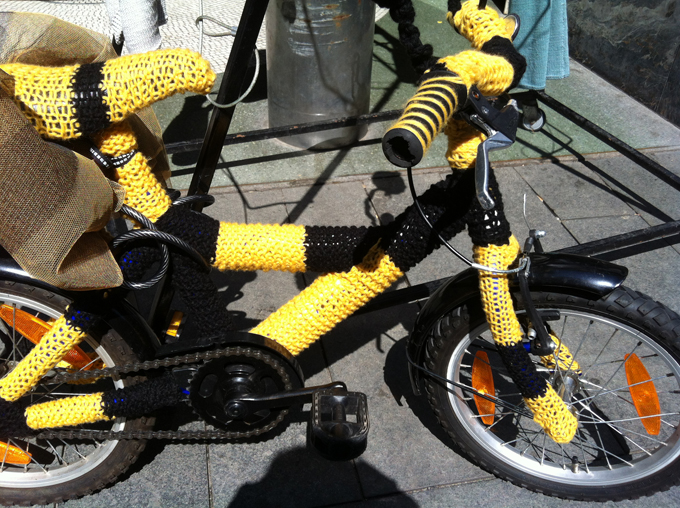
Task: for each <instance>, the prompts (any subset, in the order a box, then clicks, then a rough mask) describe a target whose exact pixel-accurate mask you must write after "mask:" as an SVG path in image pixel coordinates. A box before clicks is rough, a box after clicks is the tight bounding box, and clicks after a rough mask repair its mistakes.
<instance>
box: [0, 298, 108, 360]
mask: <svg viewBox="0 0 680 508" xmlns="http://www.w3.org/2000/svg"><path fill="white" fill-rule="evenodd" d="M0 318H2V320H3V321H4V322H5V323H7V324H8V325H9V326H11V327H12V328H14V329H15V330H16V331H17V332H19V333H20V334H21V335H23V336H24V337H26V338H27V339H28V340H30V341H31V342H32V343H33V344H38V343H39V342H40V340H41V339H42V338H43V335H45V334H46V333H47V332H48V331H49V330H50V328H52V323H47V322H45V321H43V320H42V319H40V318H38V317H36V316H33V315H31V314H29V313H28V312H26V311H23V310H21V309H15V308H14V307H11V306H9V305H5V304H2V306H0ZM64 362H66V364H65V365H57V366H58V367H69V368H76V369H79V370H80V369H84V370H90V369H94V368H101V367H102V365H103V364H102V362H100V361H96V362H92V358H90V355H88V354H87V353H86V352H85V351H83V350H82V349H81V348H80V347H78V346H74V347H73V349H71V350H70V351H69V352H68V353H66V356H64ZM60 363H61V362H60Z"/></svg>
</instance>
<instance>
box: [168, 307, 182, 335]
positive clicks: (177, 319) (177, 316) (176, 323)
mask: <svg viewBox="0 0 680 508" xmlns="http://www.w3.org/2000/svg"><path fill="white" fill-rule="evenodd" d="M183 317H184V314H183V313H181V312H180V311H178V310H176V311H175V312H173V314H172V318H171V319H170V324H169V325H168V329H167V330H166V331H165V333H166V334H167V335H170V336H171V337H177V336H178V335H179V327H180V325H181V324H182V318H183Z"/></svg>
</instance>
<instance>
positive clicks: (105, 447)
mask: <svg viewBox="0 0 680 508" xmlns="http://www.w3.org/2000/svg"><path fill="white" fill-rule="evenodd" d="M3 303H4V304H7V305H10V306H16V308H17V309H19V310H26V311H28V312H30V313H31V314H34V313H35V312H38V313H39V315H42V316H48V317H50V318H55V319H56V318H58V317H60V316H61V315H62V314H63V310H62V309H60V308H58V307H53V306H50V305H48V304H45V303H42V302H38V301H35V300H33V299H31V298H29V297H25V296H21V295H17V294H13V293H7V292H4V291H0V304H3ZM0 326H4V322H2V321H0ZM6 328H7V327H5V329H6ZM2 331H3V332H4V331H5V330H2ZM10 333H11V332H10ZM14 335H15V336H14V338H12V339H11V340H13V341H16V343H17V344H18V343H19V342H20V341H21V340H22V339H21V337H20V336H17V334H16V333H15V334H14ZM23 340H25V339H23ZM83 344H87V346H89V347H91V349H92V351H94V352H96V353H97V355H98V358H99V359H101V360H102V361H103V362H104V363H105V364H106V366H113V365H114V362H113V360H112V358H111V357H110V356H109V355H108V354H107V352H106V351H105V350H104V348H102V347H101V346H97V345H96V343H95V342H94V341H93V339H92V338H90V337H86V338H85V340H84V341H83ZM84 347H85V346H84ZM5 361H6V359H5V360H0V362H5ZM112 384H113V387H115V388H122V387H123V383H122V381H112ZM62 390H63V386H62V385H58V386H56V387H55V386H51V387H50V391H51V393H36V394H32V395H31V397H32V399H33V400H32V401H31V402H32V403H37V402H41V401H43V399H44V400H50V398H58V397H60V396H62V395H61V394H62V393H64V392H63V391H62ZM78 393H80V392H79V391H78V390H75V393H65V394H64V396H73V395H77V394H78ZM107 428H108V429H110V430H113V431H120V430H123V429H124V428H125V419H124V418H119V419H116V420H115V421H114V422H109V423H108V427H107ZM3 440H5V437H4V436H0V441H3ZM5 442H7V443H9V444H11V445H13V446H17V447H19V448H21V449H22V450H24V451H28V452H29V453H33V455H36V454H35V452H36V451H38V450H37V449H40V450H42V451H44V452H47V453H46V454H43V455H45V456H46V457H48V456H51V457H53V460H52V461H51V462H50V463H49V464H48V463H47V462H46V461H43V460H37V459H35V458H33V459H32V462H31V464H29V465H27V466H25V467H24V466H12V465H10V464H7V463H6V462H5V459H4V457H2V456H0V488H15V489H17V488H18V489H21V488H26V489H29V488H30V489H35V488H42V487H50V486H54V485H58V484H62V483H65V482H68V481H71V480H75V479H76V478H80V477H82V476H83V475H85V474H87V473H89V472H90V471H92V470H94V469H95V468H97V467H98V466H99V465H101V464H102V463H103V462H105V461H106V459H107V458H108V457H109V456H110V455H111V453H112V452H113V451H114V449H115V447H116V446H117V445H118V443H119V442H118V441H105V442H98V441H94V442H84V441H80V442H67V441H64V440H49V441H41V443H37V442H36V440H33V439H31V440H28V441H27V442H24V441H22V442H19V441H17V440H15V439H8V440H6V441H5Z"/></svg>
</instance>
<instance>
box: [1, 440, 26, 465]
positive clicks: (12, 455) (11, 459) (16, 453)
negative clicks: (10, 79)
mask: <svg viewBox="0 0 680 508" xmlns="http://www.w3.org/2000/svg"><path fill="white" fill-rule="evenodd" d="M3 459H4V462H5V464H16V465H22V466H23V465H26V464H30V463H31V454H30V453H27V452H25V451H23V450H22V449H21V448H17V447H16V446H12V445H11V444H7V443H3V442H2V441H0V463H2V462H3Z"/></svg>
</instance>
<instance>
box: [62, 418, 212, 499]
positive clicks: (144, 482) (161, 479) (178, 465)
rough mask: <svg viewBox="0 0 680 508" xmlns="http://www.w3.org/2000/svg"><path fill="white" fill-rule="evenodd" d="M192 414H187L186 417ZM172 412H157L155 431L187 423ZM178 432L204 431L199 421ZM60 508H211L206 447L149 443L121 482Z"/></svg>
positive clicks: (182, 426) (183, 427)
mask: <svg viewBox="0 0 680 508" xmlns="http://www.w3.org/2000/svg"><path fill="white" fill-rule="evenodd" d="M188 418H191V414H190V413H189V417H188ZM186 419H187V417H185V415H184V414H182V416H177V415H176V413H175V412H173V411H171V410H163V411H160V412H159V413H158V419H157V425H156V428H155V430H171V429H176V428H177V425H178V423H181V422H183V421H186ZM179 428H180V430H203V429H205V426H204V424H203V423H202V422H191V423H185V424H183V425H180V426H179ZM58 506H61V507H63V508H128V507H130V506H145V507H149V508H163V507H167V506H173V507H177V508H194V507H196V508H199V507H201V508H202V507H205V508H208V507H209V506H210V500H209V489H208V468H207V448H206V446H205V445H194V444H192V445H184V444H169V443H166V442H164V441H155V442H150V443H148V445H147V449H146V450H144V452H142V455H140V457H139V459H138V460H137V462H136V463H135V464H133V465H132V466H131V467H130V469H129V470H128V472H127V473H125V475H123V476H122V477H121V479H120V481H118V482H116V483H115V484H114V485H112V486H110V487H108V488H106V489H104V490H102V491H100V492H97V493H95V494H92V495H90V496H87V497H83V498H81V499H74V500H71V501H67V502H66V503H61V504H59V505H58Z"/></svg>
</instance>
